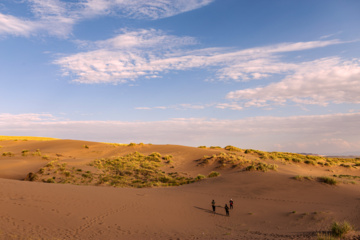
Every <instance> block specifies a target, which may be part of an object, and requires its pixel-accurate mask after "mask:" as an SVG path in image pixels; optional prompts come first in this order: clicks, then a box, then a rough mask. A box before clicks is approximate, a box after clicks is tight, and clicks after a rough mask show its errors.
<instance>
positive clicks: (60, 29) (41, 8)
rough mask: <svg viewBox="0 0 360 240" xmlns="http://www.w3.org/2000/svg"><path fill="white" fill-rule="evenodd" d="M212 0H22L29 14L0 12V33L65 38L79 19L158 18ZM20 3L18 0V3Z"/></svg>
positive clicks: (184, 10) (190, 8)
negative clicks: (112, 17) (28, 7)
mask: <svg viewBox="0 0 360 240" xmlns="http://www.w3.org/2000/svg"><path fill="white" fill-rule="evenodd" d="M212 1H213V0H82V1H79V2H76V1H75V2H69V1H61V0H24V1H22V2H21V3H23V4H28V5H29V6H30V8H31V11H32V13H33V15H34V16H33V18H31V19H20V18H18V17H16V16H12V15H4V14H2V13H0V34H2V35H16V36H26V37H28V36H30V35H35V34H39V33H42V32H46V33H48V34H49V35H53V36H57V37H61V38H66V37H68V36H69V35H70V34H71V33H72V30H73V26H74V25H75V24H77V23H79V22H80V21H83V20H86V19H89V18H93V17H96V16H103V15H117V16H120V17H124V18H146V19H159V18H166V17H171V16H174V15H177V14H180V13H183V12H187V11H191V10H194V9H197V8H201V7H204V6H206V5H208V4H209V3H211V2H212ZM19 4H20V3H19Z"/></svg>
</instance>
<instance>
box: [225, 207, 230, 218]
mask: <svg viewBox="0 0 360 240" xmlns="http://www.w3.org/2000/svg"><path fill="white" fill-rule="evenodd" d="M225 211H226V216H229V207H228V205H227V204H225Z"/></svg>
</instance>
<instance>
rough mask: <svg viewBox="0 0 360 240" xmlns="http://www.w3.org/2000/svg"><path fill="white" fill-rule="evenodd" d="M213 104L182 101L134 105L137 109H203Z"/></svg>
mask: <svg viewBox="0 0 360 240" xmlns="http://www.w3.org/2000/svg"><path fill="white" fill-rule="evenodd" d="M213 105H214V104H189V103H183V104H176V105H170V106H156V107H136V108H135V109H137V110H154V109H162V110H166V109H176V110H189V109H195V110H199V109H204V108H207V107H210V106H213Z"/></svg>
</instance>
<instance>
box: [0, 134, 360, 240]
mask: <svg viewBox="0 0 360 240" xmlns="http://www.w3.org/2000/svg"><path fill="white" fill-rule="evenodd" d="M0 145H1V148H0V212H1V214H0V239H4V240H8V239H24V240H30V239H33V240H34V239H49V240H55V239H89V240H90V239H317V234H318V233H321V232H327V231H329V228H330V225H331V223H332V222H333V221H344V220H346V221H348V222H350V223H351V224H352V225H354V227H355V228H357V229H360V180H357V179H355V180H354V181H351V183H350V182H347V181H345V180H341V179H339V183H338V184H337V185H334V186H333V185H329V184H325V183H322V182H318V181H315V180H303V181H299V180H294V179H293V178H294V176H297V175H301V176H312V177H314V178H316V177H318V176H332V175H334V174H338V175H339V174H344V175H351V176H359V168H357V167H351V168H346V167H341V166H332V167H326V166H311V165H308V164H304V163H299V164H294V163H284V162H281V161H276V160H269V159H267V160H262V161H263V162H266V163H269V164H276V165H278V169H277V170H276V171H268V172H261V171H243V170H241V169H238V168H218V166H217V165H216V164H209V165H205V166H198V161H197V160H198V159H200V158H202V157H203V156H204V155H208V156H211V155H213V154H218V153H221V152H226V151H225V150H224V149H209V148H206V149H202V148H194V147H185V146H175V145H147V144H145V145H136V146H114V145H110V144H105V143H96V142H86V141H75V140H53V141H33V140H29V141H14V140H4V141H0ZM84 146H86V147H84ZM25 149H26V150H29V151H30V152H35V151H36V150H37V149H39V150H40V151H41V156H33V155H28V156H22V151H24V150H25ZM134 151H138V152H141V153H144V154H150V153H152V152H159V153H160V154H162V155H166V154H171V155H172V156H173V163H172V165H171V166H172V167H171V168H170V167H169V166H164V167H163V169H164V171H165V172H168V171H177V172H182V173H185V174H187V175H188V176H193V177H195V176H196V175H198V174H203V175H207V174H208V173H209V172H211V171H213V170H215V171H218V172H219V173H221V175H220V176H218V177H214V178H206V179H203V180H201V181H197V182H195V183H191V184H186V185H181V186H174V187H152V188H130V187H122V188H121V187H111V186H105V185H100V186H95V185H74V184H59V183H44V182H41V181H33V182H31V181H24V179H25V178H26V176H27V174H28V173H29V172H34V173H35V172H37V171H39V169H40V168H42V167H44V166H45V165H46V164H47V163H48V162H49V161H52V160H53V159H56V161H58V162H59V163H67V164H68V165H69V166H73V167H76V168H84V169H90V167H89V166H88V163H89V162H91V161H93V160H95V159H99V158H107V157H112V156H122V155H125V154H127V153H132V152H134ZM7 152H11V153H13V156H3V155H2V154H3V153H7ZM44 156H46V157H44ZM244 156H245V157H246V158H248V159H256V156H253V155H251V154H247V155H246V154H244ZM231 198H232V199H233V200H234V209H231V210H230V216H229V217H227V216H226V215H225V210H224V205H225V204H228V203H229V200H230V199H231ZM213 199H214V200H215V201H216V205H217V208H216V213H213V212H212V209H211V201H212V200H213ZM358 236H360V235H359V234H358V232H353V233H352V236H350V237H349V239H360V237H358Z"/></svg>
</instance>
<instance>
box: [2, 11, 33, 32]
mask: <svg viewBox="0 0 360 240" xmlns="http://www.w3.org/2000/svg"><path fill="white" fill-rule="evenodd" d="M38 28H39V25H38V24H36V23H35V22H32V21H28V20H23V19H20V18H17V17H14V16H11V15H5V14H2V13H0V35H7V34H11V35H16V36H25V37H28V36H30V35H31V34H32V33H33V32H34V31H36V30H37V29H38Z"/></svg>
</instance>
